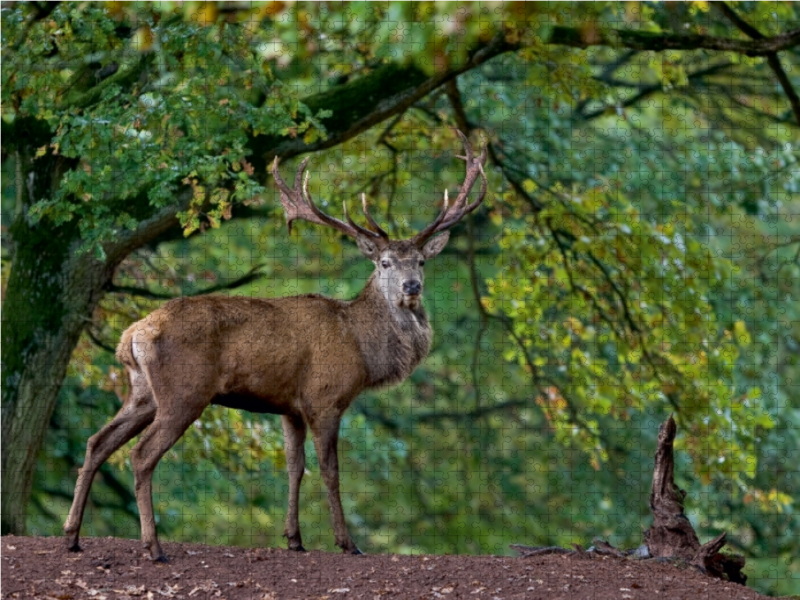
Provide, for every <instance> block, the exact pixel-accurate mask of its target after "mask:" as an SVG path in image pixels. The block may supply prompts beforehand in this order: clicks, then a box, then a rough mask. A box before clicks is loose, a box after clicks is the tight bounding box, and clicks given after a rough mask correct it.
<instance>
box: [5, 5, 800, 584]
mask: <svg viewBox="0 0 800 600" xmlns="http://www.w3.org/2000/svg"><path fill="white" fill-rule="evenodd" d="M2 26H3V28H2V42H3V67H2V175H3V177H2V211H3V229H2V235H3V237H2V261H3V265H2V266H3V269H2V274H3V280H2V284H3V315H2V319H3V323H2V364H3V373H2V399H3V403H2V495H3V498H2V499H3V504H2V531H3V533H4V534H5V533H16V534H23V533H28V534H33V535H59V533H60V528H61V525H62V524H63V522H64V519H65V515H66V512H67V510H68V507H69V503H70V501H71V497H72V491H73V489H74V483H75V479H76V474H77V469H78V468H79V467H80V465H81V463H82V461H83V456H84V452H85V445H86V440H87V439H88V437H89V436H90V435H92V434H93V433H94V432H96V431H97V430H98V429H99V428H100V427H101V426H102V425H103V424H104V423H105V422H106V421H107V420H108V419H109V418H110V417H111V416H112V415H113V414H114V413H115V412H116V410H117V406H118V404H119V397H120V396H121V395H123V394H124V393H125V388H126V383H125V382H124V374H123V372H122V370H121V367H120V365H119V364H118V363H117V362H116V361H115V359H114V356H113V348H114V346H115V344H116V342H117V340H118V339H119V335H120V333H121V331H122V330H124V329H125V328H126V327H127V326H128V325H129V324H130V323H132V322H134V321H135V320H137V319H139V318H141V317H142V316H143V315H145V314H147V313H148V312H149V311H152V310H153V309H154V308H156V307H157V306H159V304H160V303H162V302H163V301H164V300H166V299H168V298H171V297H175V296H179V295H192V294H200V293H206V292H216V293H224V294H242V295H254V296H281V295H289V294H296V293H312V292H313V293H323V294H326V295H330V296H333V297H336V298H341V299H346V298H351V297H353V296H355V295H356V294H357V293H358V291H359V290H360V289H361V286H362V285H363V282H364V281H365V279H366V277H367V276H368V274H369V272H370V270H371V266H370V265H369V264H367V261H365V260H364V259H363V258H362V257H361V256H360V254H359V253H358V252H357V250H356V248H355V246H354V244H352V243H351V242H350V241H349V240H347V239H343V238H342V236H340V235H338V234H335V233H331V232H328V231H322V230H320V228H317V227H314V226H311V225H308V224H301V225H296V226H295V228H294V229H295V232H294V233H293V234H292V235H289V234H288V233H287V230H286V226H285V222H284V216H283V213H282V210H281V208H280V202H279V200H278V197H277V195H276V193H275V190H274V186H273V184H272V182H271V181H270V177H269V176H268V174H267V165H268V164H269V163H270V162H271V160H272V159H273V158H274V157H275V156H278V157H280V159H281V161H282V163H283V165H284V167H283V168H284V169H285V170H286V172H287V173H289V172H290V170H291V169H293V168H294V166H296V160H294V157H296V156H299V155H304V154H307V153H313V157H312V162H311V170H312V177H311V188H312V191H313V193H314V194H315V197H316V198H319V199H320V200H321V202H322V204H323V205H324V207H326V210H327V211H328V212H331V213H332V214H334V215H336V214H339V213H338V211H339V210H340V208H339V207H341V203H342V200H345V201H347V202H348V203H349V205H350V206H351V207H352V208H353V209H355V207H356V201H357V198H358V197H359V195H360V194H361V193H362V192H365V193H366V194H367V195H368V196H369V198H370V199H371V202H372V203H373V206H374V207H375V208H374V210H373V214H377V215H379V216H380V218H379V219H378V220H379V222H381V223H382V224H384V225H385V226H386V227H388V228H389V231H390V232H392V233H393V234H394V235H395V236H407V235H409V234H411V232H413V231H415V230H417V229H419V228H420V227H421V226H422V225H423V224H425V223H427V222H428V221H429V220H430V219H432V218H433V216H434V215H435V214H436V212H437V210H438V208H439V205H440V204H439V203H440V202H441V199H442V193H443V190H444V189H445V188H449V189H450V191H451V195H452V192H453V191H454V190H455V186H456V185H457V183H458V182H459V180H460V178H461V177H462V173H463V171H462V169H463V166H462V163H461V161H458V160H456V159H455V158H454V156H455V154H457V153H460V151H461V149H460V147H459V144H458V140H457V137H456V136H455V134H454V133H453V131H452V129H451V128H452V127H458V128H460V129H461V130H462V131H464V132H465V133H468V134H469V135H470V137H471V139H472V140H473V143H474V144H478V143H480V142H481V141H485V142H486V143H487V144H488V148H489V153H490V159H489V164H488V166H487V175H488V177H489V183H490V187H489V190H490V192H489V195H488V198H487V200H486V202H485V205H484V206H483V207H482V208H481V209H480V210H478V211H476V212H475V213H474V214H473V215H472V216H471V217H470V219H469V220H468V221H467V222H465V223H463V224H462V225H460V226H459V227H458V228H456V229H455V230H454V232H453V238H452V241H451V243H450V244H449V246H448V248H447V249H446V251H445V253H444V254H443V255H441V256H440V257H438V258H437V259H436V260H435V261H432V262H431V264H430V265H429V266H427V267H426V269H427V275H428V280H427V284H426V287H427V290H426V301H425V302H426V306H427V308H428V312H429V314H430V317H431V320H432V323H433V326H434V331H435V338H434V345H433V349H432V352H431V354H430V357H429V358H428V359H427V360H426V361H425V362H424V363H423V364H422V365H421V366H420V367H419V368H418V369H417V370H416V372H415V373H414V374H413V375H412V377H411V378H410V379H409V380H408V381H406V382H405V383H404V384H403V385H401V386H400V387H398V388H396V389H392V390H384V391H379V392H371V393H366V394H363V395H362V396H361V397H360V398H359V399H358V400H357V401H356V403H355V405H354V406H353V407H352V408H351V410H350V411H349V412H348V414H347V416H346V417H345V420H344V422H343V424H342V437H343V439H342V441H341V445H340V452H341V456H342V459H341V462H342V493H343V502H344V504H345V513H346V514H347V515H348V519H349V525H350V528H351V531H352V532H353V534H354V536H355V539H356V541H357V542H358V544H359V545H360V546H361V548H362V549H363V550H365V551H367V552H406V553H408V552H431V553H471V554H485V553H495V554H497V553H509V552H510V550H509V548H508V544H509V543H515V542H516V543H524V544H533V545H549V544H553V545H561V546H569V545H570V544H572V543H580V544H582V545H588V544H589V543H590V542H591V539H592V538H593V537H595V536H599V537H602V538H605V539H607V540H608V541H610V542H611V543H613V544H614V545H616V546H617V547H633V546H636V545H638V544H639V543H640V542H641V532H642V530H643V529H644V528H645V527H646V526H647V523H648V510H649V509H648V500H647V499H648V494H649V488H650V478H651V474H652V455H653V452H654V450H655V439H656V434H657V425H658V423H659V422H661V421H662V420H663V419H664V418H665V416H666V415H668V414H670V413H674V414H675V416H676V418H677V420H678V424H679V437H678V446H677V452H678V454H677V456H678V465H679V471H678V473H677V476H678V480H679V483H680V485H681V486H682V487H683V488H685V489H686V490H687V491H688V493H689V495H688V500H687V505H688V507H689V509H690V518H691V519H692V522H693V524H694V526H695V528H696V529H697V530H698V532H699V533H700V536H701V540H702V541H705V540H706V539H708V538H710V537H711V536H713V535H716V534H717V533H719V532H720V531H722V530H725V531H728V532H729V537H728V540H729V549H732V550H734V551H736V552H740V553H742V554H744V555H745V556H746V557H747V560H748V565H749V566H748V568H747V573H748V575H749V576H750V581H751V582H752V584H753V585H754V587H756V588H758V589H759V590H761V591H763V592H767V593H772V594H779V593H791V592H794V593H797V592H798V590H800V579H798V577H799V576H798V573H800V561H798V559H797V558H796V557H798V556H800V517H798V515H797V514H796V511H797V508H798V506H797V502H798V497H800V480H799V478H800V473H798V468H797V465H798V462H800V460H799V458H798V455H797V452H798V450H797V449H798V448H800V431H799V430H798V427H800V411H799V410H798V397H799V396H800V389H798V381H800V364H799V363H798V356H800V303H799V302H798V298H800V236H799V235H798V234H797V233H796V232H797V231H800V168H799V167H798V148H797V143H796V142H797V139H798V131H800V129H799V128H798V123H800V99H798V95H797V92H796V90H797V88H798V85H800V69H799V68H798V61H799V60H800V51H798V43H800V4H798V3H792V2H758V3H756V2H741V3H735V4H730V5H729V4H725V3H705V2H689V3H649V2H641V3H640V2H625V3H621V2H596V3H588V4H587V3H583V4H579V3H500V2H475V3H472V2H458V3H449V2H419V3H413V4H411V3H402V2H392V3H349V2H336V3H334V2H322V3H297V4H290V3H284V2H268V3H251V2H226V3H198V2H183V3H177V2H164V3H155V4H150V3H137V2H134V3H120V2H99V3H84V2H63V3H58V2H49V3H44V2H25V3H23V2H8V3H4V4H3V7H2ZM356 212H357V211H356ZM127 450H129V448H123V449H122V450H121V451H119V452H118V453H116V454H115V455H114V456H113V457H112V459H111V460H110V464H107V465H105V466H104V467H103V468H102V469H101V471H100V474H99V475H98V477H97V479H96V481H95V485H94V487H93V490H92V495H91V500H90V506H89V509H88V511H87V517H86V519H85V521H84V529H83V531H84V534H87V535H114V536H122V537H137V536H138V517H137V512H136V504H135V500H134V496H133V477H132V473H131V469H130V464H129V462H128V455H127ZM309 452H310V456H313V452H311V451H310V448H309ZM284 469H285V458H284V455H283V450H282V443H281V436H280V427H279V425H278V420H277V417H272V416H260V415H253V414H249V413H240V412H236V411H231V410H227V409H222V408H219V407H215V408H209V409H207V410H206V412H205V414H204V418H203V420H202V421H198V422H197V423H196V426H195V427H192V428H191V429H190V431H189V433H187V435H186V436H184V438H183V439H182V441H181V442H179V444H178V445H176V446H175V448H174V449H173V450H172V451H171V452H170V453H169V454H168V455H167V457H165V459H164V460H163V461H162V463H161V465H160V467H159V469H158V470H157V472H156V476H155V490H156V494H155V500H156V512H157V514H158V515H160V522H159V524H158V527H159V530H160V531H161V532H162V535H163V539H167V540H191V541H204V542H208V543H214V544H220V543H225V544H238V545H247V546H282V545H283V543H284V542H283V540H282V538H281V536H280V534H281V532H282V527H283V516H284V510H285V505H286V495H287V492H286V487H287V480H286V476H285V473H284ZM309 471H310V475H309V476H307V478H306V480H305V483H304V487H303V493H302V501H301V508H302V514H301V523H303V524H304V528H303V531H304V536H305V539H306V542H307V544H306V545H307V546H308V547H311V548H322V549H327V550H332V549H333V548H332V536H331V535H330V534H329V530H330V525H329V521H328V512H327V507H326V506H325V500H324V495H323V485H322V482H321V481H320V479H319V476H318V470H317V468H316V465H315V463H314V459H313V458H312V464H311V465H310V466H309Z"/></svg>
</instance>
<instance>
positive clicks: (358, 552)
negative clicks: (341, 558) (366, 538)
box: [342, 546, 364, 556]
mask: <svg viewBox="0 0 800 600" xmlns="http://www.w3.org/2000/svg"><path fill="white" fill-rule="evenodd" d="M342 553H343V554H352V555H353V556H358V555H359V554H362V555H363V554H364V553H363V552H362V551H361V550H359V549H358V547H356V546H353V547H352V548H351V549H350V550H348V549H347V548H345V549H344V550H342Z"/></svg>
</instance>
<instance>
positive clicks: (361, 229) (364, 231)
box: [342, 200, 389, 240]
mask: <svg viewBox="0 0 800 600" xmlns="http://www.w3.org/2000/svg"><path fill="white" fill-rule="evenodd" d="M342 206H343V207H344V218H345V219H347V222H348V223H350V226H351V227H353V228H354V229H355V230H356V231H358V232H359V233H360V234H361V235H365V236H367V237H368V238H374V239H385V240H388V239H389V236H388V235H387V236H386V237H385V238H384V237H383V236H382V235H380V234H378V233H376V232H374V231H370V230H369V229H365V228H364V227H362V226H361V225H359V224H358V223H356V222H355V221H353V219H351V218H350V213H348V212H347V202H345V201H344V200H342ZM381 231H383V230H381Z"/></svg>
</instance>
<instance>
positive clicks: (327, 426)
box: [312, 415, 362, 554]
mask: <svg viewBox="0 0 800 600" xmlns="http://www.w3.org/2000/svg"><path fill="white" fill-rule="evenodd" d="M339 419H340V416H339V415H336V416H335V417H329V418H326V419H323V420H320V422H319V423H318V424H317V426H316V427H314V426H313V425H312V431H313V433H314V446H315V448H316V450H317V458H318V459H319V466H320V471H322V479H323V480H324V481H325V487H326V488H328V504H330V507H331V518H332V520H333V532H334V535H335V536H336V545H337V546H339V548H341V549H342V551H343V552H344V553H345V554H362V552H361V550H359V549H358V547H357V546H356V545H355V542H353V539H352V538H351V537H350V533H349V532H348V531H347V524H346V523H345V520H344V512H343V511H342V500H341V498H340V497H339V456H338V452H337V444H338V442H339Z"/></svg>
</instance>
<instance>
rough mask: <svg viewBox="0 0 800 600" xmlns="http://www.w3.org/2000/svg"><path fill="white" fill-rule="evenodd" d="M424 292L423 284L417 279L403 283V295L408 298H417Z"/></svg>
mask: <svg viewBox="0 0 800 600" xmlns="http://www.w3.org/2000/svg"><path fill="white" fill-rule="evenodd" d="M421 291H422V284H421V283H420V282H419V281H417V280H416V279H412V280H411V281H405V282H403V293H404V294H406V295H408V296H415V295H417V294H419V293H420V292H421Z"/></svg>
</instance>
